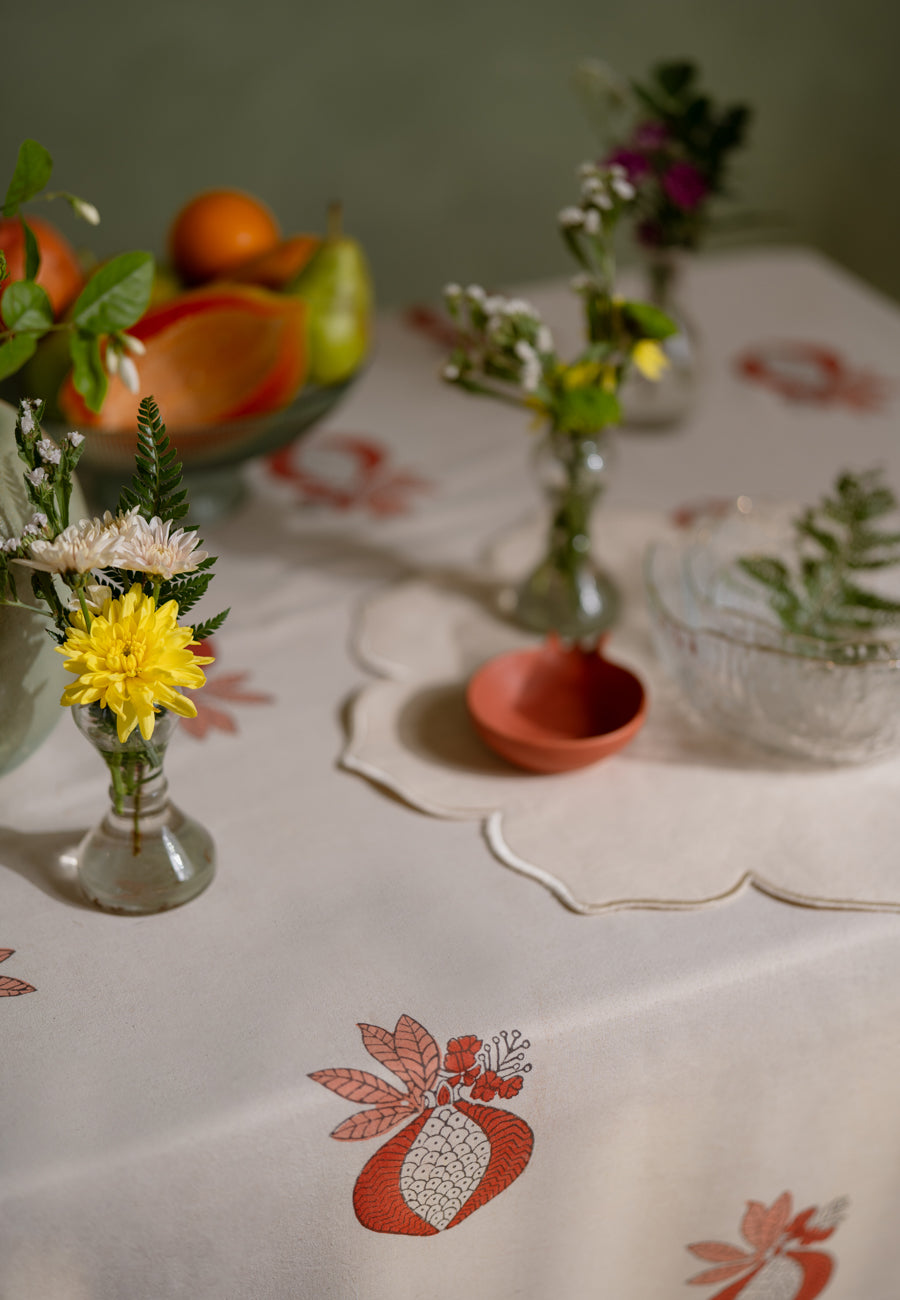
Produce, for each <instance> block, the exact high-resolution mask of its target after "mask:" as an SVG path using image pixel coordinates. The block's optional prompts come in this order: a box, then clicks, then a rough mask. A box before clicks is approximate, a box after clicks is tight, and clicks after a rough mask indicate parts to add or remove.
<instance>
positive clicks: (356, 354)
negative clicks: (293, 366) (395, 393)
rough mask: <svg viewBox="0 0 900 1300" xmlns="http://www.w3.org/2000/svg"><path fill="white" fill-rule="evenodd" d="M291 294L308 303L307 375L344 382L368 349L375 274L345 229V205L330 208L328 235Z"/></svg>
mask: <svg viewBox="0 0 900 1300" xmlns="http://www.w3.org/2000/svg"><path fill="white" fill-rule="evenodd" d="M287 292H288V293H290V294H294V295H295V296H296V297H298V298H302V299H303V301H304V302H305V303H306V305H307V309H308V313H309V315H308V320H307V329H306V332H307V342H308V346H309V373H308V379H309V382H310V383H312V384H340V383H343V382H344V380H346V379H349V378H350V376H351V375H353V374H354V373H355V371H357V370H358V369H359V367H360V366H361V365H362V363H363V361H364V360H365V357H366V353H367V352H368V350H369V338H370V334H371V320H372V303H373V293H372V277H371V276H370V274H369V267H368V264H367V262H366V258H365V254H364V253H363V251H362V248H361V247H360V245H359V244H358V243H357V242H356V240H355V239H350V238H348V236H346V235H344V234H343V233H342V232H341V207H340V204H339V203H335V204H332V205H331V207H330V209H329V212H328V233H327V235H326V237H325V239H324V240H323V241H322V244H321V246H320V247H319V249H318V250H317V251H316V253H315V254H314V255H313V257H312V258H311V259H310V260H309V262H307V264H306V266H304V268H303V270H302V271H300V273H299V274H298V275H297V277H296V278H295V279H294V280H293V281H292V282H291V283H290V284H289V285H288V287H287Z"/></svg>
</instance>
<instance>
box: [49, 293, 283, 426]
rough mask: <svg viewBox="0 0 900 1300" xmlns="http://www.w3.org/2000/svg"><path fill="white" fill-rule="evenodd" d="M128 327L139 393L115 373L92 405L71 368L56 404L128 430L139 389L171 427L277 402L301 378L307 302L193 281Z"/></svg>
mask: <svg viewBox="0 0 900 1300" xmlns="http://www.w3.org/2000/svg"><path fill="white" fill-rule="evenodd" d="M128 332H129V333H130V334H132V335H134V337H135V338H138V339H140V340H141V342H142V343H143V344H144V346H145V348H146V353H145V355H144V356H141V357H137V358H135V360H136V363H137V367H138V374H139V379H140V383H139V392H138V393H137V394H135V393H130V392H129V391H128V389H127V388H126V387H125V385H124V384H123V383H122V381H121V379H119V378H118V377H116V378H113V379H111V380H110V384H109V392H108V394H107V397H106V401H105V402H104V403H103V408H102V410H101V411H100V412H99V413H96V412H94V411H89V410H88V408H87V406H86V405H85V404H84V401H83V400H82V398H81V395H80V394H79V393H78V392H77V391H76V389H75V386H74V384H73V382H72V376H71V374H70V375H69V376H68V377H67V378H66V380H65V382H64V383H63V385H62V388H61V390H60V394H59V406H60V409H61V410H62V412H63V414H64V415H65V417H66V419H67V420H68V421H70V422H71V423H72V424H73V425H75V426H76V427H77V426H79V425H80V426H81V427H83V428H93V429H103V430H108V431H113V430H120V429H132V428H134V426H135V422H136V420H137V414H138V406H139V404H140V400H141V397H143V396H147V395H148V394H152V395H153V397H154V398H155V399H156V402H157V404H158V406H159V409H160V413H161V414H162V418H163V420H164V421H165V423H166V425H167V427H168V429H169V432H170V433H176V432H178V431H179V430H183V429H200V428H203V427H206V426H208V425H215V424H220V423H222V422H223V421H225V420H235V419H239V418H240V417H242V416H252V415H262V414H265V413H267V412H269V411H276V410H279V409H280V408H281V407H283V406H286V405H287V404H288V403H289V402H290V401H291V400H292V398H293V397H294V395H295V394H296V393H297V391H298V389H299V388H300V387H301V385H302V383H303V381H304V379H305V377H306V371H307V362H306V341H305V339H306V307H305V304H304V303H303V302H302V301H300V300H299V299H296V298H290V297H287V296H285V295H282V294H275V293H269V292H268V291H267V290H265V289H257V288H253V287H251V286H249V285H231V284H218V285H211V286H210V287H209V288H204V289H195V290H192V291H191V292H189V293H183V294H180V295H179V296H178V297H176V298H172V299H170V300H169V301H168V302H165V303H161V304H160V305H159V306H158V307H154V308H151V310H150V311H148V312H147V313H146V315H144V316H143V317H142V318H141V319H140V320H139V321H138V323H137V324H136V325H134V326H132V327H131V329H130V330H129V331H128Z"/></svg>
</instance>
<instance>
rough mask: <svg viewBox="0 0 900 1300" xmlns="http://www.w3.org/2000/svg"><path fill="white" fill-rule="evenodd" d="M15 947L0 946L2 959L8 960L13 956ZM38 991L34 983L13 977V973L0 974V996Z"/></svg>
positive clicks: (8, 996) (5, 996)
mask: <svg viewBox="0 0 900 1300" xmlns="http://www.w3.org/2000/svg"><path fill="white" fill-rule="evenodd" d="M14 952H15V948H0V961H6V959H7V957H11V956H12V955H13V953H14ZM34 992H36V990H35V987H34V985H33V984H26V983H25V981H24V980H17V979H13V977H12V975H0V998H17V997H18V996H19V994H20V993H34Z"/></svg>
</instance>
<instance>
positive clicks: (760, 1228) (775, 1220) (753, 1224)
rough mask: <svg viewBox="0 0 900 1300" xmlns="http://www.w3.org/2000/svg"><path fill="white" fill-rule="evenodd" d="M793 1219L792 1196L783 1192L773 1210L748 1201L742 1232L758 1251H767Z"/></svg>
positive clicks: (756, 1202)
mask: <svg viewBox="0 0 900 1300" xmlns="http://www.w3.org/2000/svg"><path fill="white" fill-rule="evenodd" d="M790 1217H791V1194H790V1192H782V1194H781V1195H780V1196H779V1198H778V1200H777V1201H774V1202H773V1203H772V1207H771V1209H768V1210H767V1209H766V1207H765V1206H764V1205H763V1203H762V1202H761V1201H748V1202H747V1213H746V1214H745V1215H744V1221H743V1223H742V1224H741V1232H742V1233H743V1234H744V1236H745V1237H746V1238H747V1240H748V1241H749V1242H750V1245H751V1246H755V1247H756V1248H757V1250H761V1251H765V1250H768V1249H769V1247H770V1246H773V1245H774V1244H775V1242H776V1241H777V1240H778V1238H779V1237H780V1236H781V1234H782V1232H784V1230H785V1228H786V1227H787V1224H788V1220H789V1219H790Z"/></svg>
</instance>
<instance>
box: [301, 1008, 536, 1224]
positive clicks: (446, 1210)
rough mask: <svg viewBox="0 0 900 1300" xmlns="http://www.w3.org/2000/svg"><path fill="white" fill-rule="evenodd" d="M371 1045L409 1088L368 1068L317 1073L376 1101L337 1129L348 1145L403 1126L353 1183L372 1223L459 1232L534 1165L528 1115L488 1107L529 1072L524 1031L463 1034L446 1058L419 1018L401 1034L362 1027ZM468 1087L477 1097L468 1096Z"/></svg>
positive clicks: (320, 1079)
mask: <svg viewBox="0 0 900 1300" xmlns="http://www.w3.org/2000/svg"><path fill="white" fill-rule="evenodd" d="M359 1030H360V1032H361V1033H362V1039H363V1045H364V1046H365V1048H366V1050H367V1051H368V1052H369V1054H370V1055H371V1056H374V1058H375V1059H376V1061H379V1062H380V1064H381V1065H384V1066H386V1067H387V1069H389V1070H390V1071H392V1073H393V1074H395V1075H396V1076H397V1078H398V1079H400V1080H401V1081H402V1083H403V1085H404V1088H403V1089H400V1088H396V1087H395V1086H394V1085H393V1084H392V1083H388V1082H386V1080H384V1079H382V1078H381V1077H380V1076H379V1075H376V1074H369V1072H368V1071H367V1070H353V1069H337V1070H317V1071H316V1072H315V1073H314V1074H311V1075H310V1076H309V1077H310V1078H311V1079H315V1081H316V1082H317V1083H321V1084H323V1086H324V1087H326V1088H330V1089H331V1091H332V1092H336V1093H338V1095H339V1096H341V1097H346V1098H347V1099H348V1100H350V1101H355V1102H358V1103H360V1104H362V1105H365V1106H367V1107H368V1109H367V1110H363V1111H358V1112H357V1113H356V1114H355V1115H351V1116H350V1118H349V1119H346V1120H344V1122H343V1123H342V1124H339V1125H338V1126H337V1128H336V1129H335V1130H334V1131H333V1133H332V1134H331V1136H332V1137H334V1138H339V1139H340V1140H342V1141H345V1142H346V1141H349V1142H358V1141H361V1140H363V1139H365V1138H370V1137H376V1136H378V1135H380V1134H381V1133H386V1132H387V1131H388V1130H389V1129H392V1128H395V1127H396V1126H397V1125H398V1124H401V1123H402V1124H403V1128H401V1129H400V1131H399V1132H398V1133H396V1134H395V1135H394V1136H393V1137H392V1138H391V1139H390V1140H389V1141H387V1142H385V1144H384V1146H382V1147H380V1148H379V1149H378V1151H376V1152H375V1154H374V1156H372V1158H371V1159H370V1160H369V1161H368V1163H367V1164H366V1166H365V1168H364V1169H363V1171H362V1173H361V1174H360V1175H359V1177H358V1178H357V1180H356V1186H355V1187H354V1189H353V1208H354V1210H355V1211H356V1217H357V1219H358V1220H359V1222H360V1223H361V1224H362V1225H363V1227H364V1228H370V1229H371V1230H372V1231H373V1232H393V1233H400V1234H402V1235H405V1236H409V1237H432V1236H434V1235H435V1234H436V1233H438V1232H443V1231H445V1230H446V1229H447V1228H454V1227H456V1225H457V1224H458V1223H462V1221H463V1219H466V1218H468V1216H469V1215H470V1214H472V1213H473V1212H474V1211H475V1210H477V1209H479V1208H480V1207H481V1206H482V1205H484V1204H485V1203H486V1202H487V1201H490V1200H492V1199H493V1198H494V1197H495V1196H498V1195H499V1194H500V1192H502V1191H505V1190H506V1188H507V1187H509V1185H510V1183H512V1182H515V1180H516V1179H517V1178H518V1177H519V1174H521V1172H522V1170H523V1169H524V1168H525V1166H526V1165H527V1164H528V1161H529V1158H530V1156H531V1149H532V1146H533V1145H534V1135H533V1134H532V1132H531V1129H530V1128H529V1127H528V1125H527V1124H526V1123H525V1121H524V1120H522V1119H519V1117H518V1115H513V1114H512V1112H511V1111H508V1110H506V1109H505V1108H503V1107H500V1106H492V1105H490V1103H491V1102H492V1101H493V1100H494V1099H495V1098H496V1097H502V1098H507V1097H514V1096H516V1094H517V1093H519V1092H520V1091H521V1089H522V1084H523V1082H524V1077H525V1075H526V1074H528V1073H529V1072H530V1070H531V1066H530V1064H528V1063H527V1062H526V1061H525V1052H526V1051H527V1050H528V1048H529V1047H530V1043H529V1042H528V1040H527V1039H524V1038H523V1037H522V1035H521V1034H520V1033H519V1032H518V1030H515V1029H514V1030H511V1031H504V1032H503V1033H500V1034H495V1035H494V1038H493V1039H492V1040H491V1042H486V1041H485V1040H483V1039H481V1038H478V1037H476V1036H475V1035H474V1034H463V1035H461V1036H460V1037H459V1038H451V1039H450V1041H449V1043H448V1044H447V1048H446V1050H445V1052H444V1053H443V1055H442V1054H441V1051H440V1048H439V1047H438V1044H437V1042H436V1041H435V1039H434V1038H432V1036H431V1034H430V1033H429V1032H428V1030H427V1029H424V1028H423V1027H422V1025H420V1024H419V1023H418V1021H416V1020H413V1018H412V1016H401V1017H400V1019H399V1020H398V1021H397V1026H396V1028H395V1030H394V1032H393V1033H391V1032H390V1030H388V1029H380V1028H379V1027H378V1026H377V1025H363V1024H361V1025H359ZM464 1091H468V1092H469V1094H470V1097H469V1099H466V1098H464V1097H463V1095H462V1094H463V1092H464Z"/></svg>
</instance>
